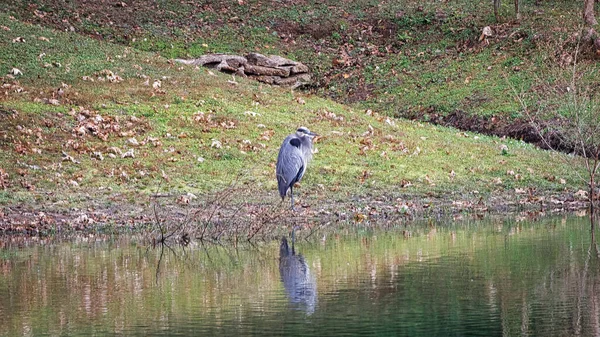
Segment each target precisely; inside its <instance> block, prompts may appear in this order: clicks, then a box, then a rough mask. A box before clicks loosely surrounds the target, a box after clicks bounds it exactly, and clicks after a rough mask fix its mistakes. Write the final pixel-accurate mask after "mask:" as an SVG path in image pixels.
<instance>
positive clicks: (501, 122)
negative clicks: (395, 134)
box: [402, 108, 576, 153]
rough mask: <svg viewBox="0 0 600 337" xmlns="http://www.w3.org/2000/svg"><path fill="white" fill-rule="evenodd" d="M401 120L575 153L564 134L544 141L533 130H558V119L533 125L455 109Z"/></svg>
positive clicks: (415, 114) (413, 114) (410, 115)
mask: <svg viewBox="0 0 600 337" xmlns="http://www.w3.org/2000/svg"><path fill="white" fill-rule="evenodd" d="M402 117H404V118H410V119H413V120H419V121H426V122H430V123H433V124H436V125H443V126H449V127H453V128H456V129H459V130H463V131H472V132H478V133H481V134H485V135H493V136H498V137H508V138H513V139H518V140H522V141H524V142H527V143H532V144H535V145H536V146H538V147H540V148H542V149H546V150H556V151H561V152H565V153H573V152H574V151H576V148H575V146H574V145H573V144H572V143H569V142H568V141H566V140H565V137H564V136H563V135H561V134H559V133H557V132H554V133H551V134H549V135H547V138H546V140H545V141H544V139H542V137H540V134H539V132H538V130H537V129H536V127H534V125H536V124H537V125H539V128H540V129H541V130H545V129H549V128H550V129H555V128H554V127H551V126H553V125H560V123H562V122H561V121H560V120H559V119H553V120H548V121H533V122H532V121H531V120H529V119H525V118H516V119H512V118H508V117H506V116H476V115H472V114H469V113H467V112H465V111H461V110H455V111H454V112H452V113H450V114H439V113H436V112H435V109H434V108H428V109H423V110H421V111H418V112H409V113H408V115H403V116H402Z"/></svg>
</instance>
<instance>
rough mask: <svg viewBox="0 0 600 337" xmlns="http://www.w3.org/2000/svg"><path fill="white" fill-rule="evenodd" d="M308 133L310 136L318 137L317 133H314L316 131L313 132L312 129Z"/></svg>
mask: <svg viewBox="0 0 600 337" xmlns="http://www.w3.org/2000/svg"><path fill="white" fill-rule="evenodd" d="M308 135H309V136H312V137H319V135H318V134H316V133H314V132H312V131H311V132H309V133H308Z"/></svg>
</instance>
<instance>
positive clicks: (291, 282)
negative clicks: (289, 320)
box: [279, 238, 317, 315]
mask: <svg viewBox="0 0 600 337" xmlns="http://www.w3.org/2000/svg"><path fill="white" fill-rule="evenodd" d="M279 274H280V275H281V281H282V282H283V287H284V288H285V291H286V293H287V295H288V297H289V300H290V303H292V304H293V305H297V306H298V308H299V309H302V310H304V311H305V312H306V313H307V314H308V315H311V314H312V313H313V312H314V311H315V307H316V304H317V282H316V280H315V277H314V275H312V274H311V272H310V268H308V264H307V263H306V261H305V260H304V256H302V254H297V255H296V252H295V250H294V243H293V242H292V248H291V249H290V247H289V245H288V242H287V239H286V238H282V239H281V245H280V246H279Z"/></svg>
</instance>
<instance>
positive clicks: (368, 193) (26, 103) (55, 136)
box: [0, 4, 584, 230]
mask: <svg viewBox="0 0 600 337" xmlns="http://www.w3.org/2000/svg"><path fill="white" fill-rule="evenodd" d="M132 6H133V5H132ZM255 6H259V4H255ZM111 8H112V7H111ZM38 10H42V9H38ZM38 14H39V13H38ZM59 14H60V12H59ZM59 14H56V13H54V14H47V15H51V16H53V15H59ZM39 15H43V14H39ZM90 15H91V14H90ZM81 20H82V21H81V22H79V24H84V23H86V22H87V21H86V20H85V19H84V17H81ZM174 20H175V19H174ZM257 20H258V19H257ZM217 21H218V20H217ZM57 22H58V21H57ZM60 22H63V21H60ZM69 22H70V21H69ZM0 26H1V28H2V29H3V34H2V36H1V37H0V69H1V74H2V82H3V91H2V96H1V100H0V118H1V123H2V127H1V128H0V132H1V134H0V148H1V150H2V154H3V156H2V157H3V158H2V160H1V163H0V168H1V169H2V171H1V172H2V186H3V187H2V190H0V203H1V205H2V214H3V216H2V225H3V226H4V227H5V228H11V229H17V230H22V229H26V228H29V227H33V228H35V226H45V227H48V228H53V227H56V226H59V225H60V226H63V227H65V228H68V227H72V226H75V227H85V226H87V225H89V224H104V223H119V224H130V223H136V222H145V223H147V222H151V221H152V219H153V217H154V215H153V214H152V212H151V211H149V209H150V208H149V204H150V203H151V202H150V200H151V198H150V196H151V195H155V194H160V195H161V196H165V198H163V199H161V200H163V201H164V202H165V203H166V204H169V205H176V208H177V209H180V210H182V212H185V209H186V208H190V207H192V206H193V205H198V204H200V205H201V204H202V202H203V201H204V200H209V199H211V198H212V197H213V196H214V194H215V193H219V192H220V191H223V190H224V189H227V188H228V186H231V183H232V182H234V181H237V183H236V185H235V186H236V187H235V194H234V196H233V197H232V198H231V202H232V203H233V204H239V205H244V207H245V208H244V210H245V214H246V215H249V216H252V214H253V213H252V212H254V211H255V210H254V208H256V207H271V206H273V207H276V206H277V204H278V202H279V196H278V195H277V192H276V181H275V178H274V164H275V159H276V156H277V151H278V147H279V145H280V144H281V141H282V139H283V138H284V137H285V136H286V135H287V134H289V133H291V132H292V131H293V130H295V129H296V128H297V127H298V126H300V125H306V126H308V127H310V128H311V129H312V130H314V131H316V132H318V133H319V134H320V135H321V137H319V138H318V139H317V142H316V149H317V150H318V152H317V153H315V155H314V162H313V163H312V164H311V166H310V168H309V170H308V172H307V174H306V176H305V179H304V180H303V182H302V187H300V188H299V189H298V190H299V192H300V194H301V196H300V197H301V203H302V205H303V208H302V209H303V210H302V213H301V216H300V217H305V216H306V217H305V218H304V219H305V220H302V221H304V222H311V221H312V222H315V221H318V219H319V215H320V214H330V213H332V212H336V213H344V214H347V215H348V218H349V219H352V218H354V219H356V220H361V219H362V217H363V216H366V217H367V218H368V217H369V215H370V214H374V215H377V214H381V213H383V211H382V209H385V212H387V213H394V214H399V215H402V214H405V213H417V212H418V211H420V210H422V209H424V208H428V207H431V206H430V205H432V206H434V207H435V206H436V205H440V204H445V205H449V206H448V207H449V208H452V210H453V211H455V212H460V211H461V210H463V209H472V208H473V207H476V206H477V207H480V208H482V209H484V208H485V207H492V206H494V205H507V204H511V205H519V204H539V203H540V202H541V201H542V200H545V201H543V202H545V203H546V205H547V206H546V207H550V208H551V207H554V205H559V206H560V204H561V203H563V202H564V201H565V200H566V201H567V202H569V201H571V200H574V199H573V198H574V197H573V195H572V194H573V193H575V192H577V191H578V190H579V189H580V188H583V187H584V186H583V184H582V182H581V181H580V180H579V179H578V178H577V172H578V171H579V166H578V164H577V161H576V160H575V161H574V160H573V159H570V158H568V157H567V156H566V155H562V154H556V153H550V152H547V151H542V150H539V149H537V148H535V147H534V146H532V145H529V144H526V143H524V142H521V141H519V140H511V139H500V138H497V137H491V136H485V135H478V134H474V133H469V132H461V131H458V130H456V129H451V128H445V127H440V126H433V125H431V124H427V123H419V122H414V121H407V120H403V119H398V118H395V117H389V110H386V109H385V108H384V107H383V106H381V108H378V107H379V106H370V107H369V106H368V105H369V104H368V101H366V102H365V104H367V106H362V105H342V104H339V103H335V102H333V101H331V100H329V99H326V98H322V97H319V96H316V95H314V94H310V93H306V92H300V91H291V90H289V89H282V88H275V87H270V86H267V85H261V84H259V83H257V82H253V81H250V80H246V79H243V78H237V77H235V78H234V77H232V76H230V75H224V74H220V73H216V72H215V73H213V72H211V71H209V70H206V69H194V68H193V67H187V66H181V65H178V64H173V63H171V62H169V60H168V59H167V58H165V57H164V56H169V57H170V56H173V55H171V54H168V53H165V52H164V51H163V52H162V54H163V55H164V56H162V55H160V54H157V53H155V52H153V51H144V49H153V48H154V47H153V48H150V47H145V46H144V45H143V44H141V41H150V42H148V43H152V45H153V46H156V44H157V43H158V41H160V39H158V37H157V36H149V37H148V38H146V40H144V39H143V38H142V37H139V38H136V40H135V41H133V38H131V40H127V41H128V44H130V45H131V46H124V45H123V44H118V43H111V42H106V41H99V40H97V39H93V38H90V37H88V36H84V35H80V34H77V32H78V30H79V28H77V29H75V28H74V29H75V32H71V31H68V32H63V31H59V30H51V29H49V28H45V27H41V26H38V25H32V24H28V23H24V22H22V21H20V20H18V19H16V18H14V17H11V16H9V15H0ZM78 27H79V26H78ZM103 27H104V26H103ZM111 27H113V28H114V26H111V25H108V26H106V29H113V28H111ZM226 28H227V25H223V27H221V28H220V29H226ZM127 31H129V30H127ZM133 31H136V32H137V31H138V30H133ZM150 31H152V29H149V28H148V27H143V29H142V32H146V33H147V32H150ZM87 33H88V35H89V34H90V32H87ZM171 33H172V32H171ZM115 34H116V33H115ZM265 34H266V35H261V34H253V35H252V36H253V37H254V38H255V39H257V40H256V41H248V40H240V41H241V42H243V44H242V45H239V44H233V43H232V44H231V45H232V46H238V47H239V49H240V50H241V48H242V47H244V48H249V46H259V45H265V44H268V43H270V42H269V41H273V42H277V43H275V44H276V45H279V44H280V43H281V39H279V38H277V39H275V40H273V38H272V37H270V36H273V34H272V32H270V31H269V30H267V33H265ZM166 36H170V35H169V34H167V35H166ZM236 37H237V35H236V34H229V35H228V34H225V33H221V34H220V35H219V37H218V39H219V40H222V43H223V46H225V45H229V43H228V41H229V40H228V39H230V38H231V39H232V40H235V39H236ZM263 37H264V40H263V39H262V38H263ZM169 38H170V37H169ZM215 39H216V38H215ZM114 40H115V41H114V42H122V43H124V42H126V41H121V40H119V39H118V36H117V35H115V36H114ZM169 41H171V40H169ZM240 41H238V43H239V42H240ZM200 42H201V41H200ZM126 44H127V43H126ZM246 44H248V45H246ZM201 45H202V44H201ZM238 47H236V48H238ZM173 48H175V47H173ZM203 48H205V49H198V51H197V53H202V52H206V51H228V50H221V49H224V47H223V48H219V50H216V49H217V48H216V47H215V46H214V45H213V46H212V47H210V46H209V47H208V48H206V47H203ZM231 48H233V47H231ZM254 49H259V51H261V52H277V51H278V50H277V49H275V48H271V47H269V48H266V47H264V48H258V47H256V48H254ZM229 50H231V49H229ZM188 52H189V50H188ZM189 54H190V56H197V55H196V54H194V55H192V53H189ZM292 55H296V56H297V54H293V53H292ZM311 55H314V57H315V59H318V58H319V57H322V56H323V54H321V55H319V54H318V53H314V54H311ZM13 68H14V69H17V70H18V71H17V70H14V69H13ZM315 69H316V71H317V74H319V72H318V71H320V70H319V67H318V66H316V67H315ZM356 69H360V68H356ZM448 69H451V68H448ZM10 73H12V74H10ZM460 73H461V74H462V73H464V72H460ZM415 76H416V77H418V78H420V79H422V78H425V77H424V76H425V75H423V74H420V75H418V76H417V75H415ZM481 80H482V81H483V80H484V78H482V79H481ZM483 83H484V82H482V85H483ZM324 88H326V87H324ZM343 90H345V91H347V89H343ZM409 91H410V90H409ZM395 97H402V98H403V99H410V100H412V99H413V98H411V97H412V96H411V95H398V94H397V93H396V94H395ZM417 101H418V100H417ZM417 101H414V104H418V102H417ZM395 106H402V104H401V103H400V102H398V103H396V105H395ZM131 154H133V156H132V155H131ZM564 159H567V160H566V161H565V160H564ZM567 161H568V162H569V163H567ZM574 165H575V166H574ZM196 197H197V198H196ZM541 198H545V199H541ZM190 205H192V206H190ZM286 207H287V205H283V206H279V208H278V209H280V210H282V211H283V210H285V209H286ZM88 219H89V220H88ZM306 219H312V220H306ZM315 219H316V220H315ZM73 220H76V221H73Z"/></svg>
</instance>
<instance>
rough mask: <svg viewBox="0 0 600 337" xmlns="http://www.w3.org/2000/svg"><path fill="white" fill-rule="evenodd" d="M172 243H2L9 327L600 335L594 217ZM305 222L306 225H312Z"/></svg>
mask: <svg viewBox="0 0 600 337" xmlns="http://www.w3.org/2000/svg"><path fill="white" fill-rule="evenodd" d="M332 233H335V234H333V235H331V234H330V235H324V234H323V233H318V234H315V235H313V236H311V237H310V238H309V239H308V240H299V241H298V242H296V244H295V247H294V248H295V251H294V252H292V247H291V242H290V243H289V246H288V247H287V248H288V249H286V247H285V246H282V245H281V242H272V243H268V244H261V245H258V246H253V247H250V246H249V247H245V248H238V249H237V250H235V249H233V248H224V247H220V246H216V245H210V246H205V247H203V246H201V245H200V246H193V247H188V248H186V249H182V248H174V251H170V250H168V249H167V250H164V251H163V253H164V254H163V258H162V262H161V264H160V267H159V268H158V269H157V266H158V261H159V258H160V256H161V250H160V249H153V248H148V247H146V246H144V245H143V244H140V243H136V242H141V241H139V240H135V239H131V238H125V237H123V236H122V237H119V238H106V237H98V236H90V237H85V238H78V239H74V240H71V241H67V242H60V241H59V240H57V239H45V240H42V239H38V240H21V239H19V238H4V239H3V240H2V241H0V322H1V324H0V335H7V336H19V335H25V336H29V335H34V336H39V335H115V334H119V335H121V334H122V335H144V336H145V335H225V336H250V335H261V336H263V335H283V334H285V335H319V336H328V335H335V336H340V335H358V334H360V335H396V336H398V335H399V336H402V335H405V336H436V335H437V336H450V335H459V336H462V335H481V336H500V335H510V336H512V335H536V336H564V335H568V336H577V335H580V336H589V335H599V334H600V263H599V256H598V254H599V251H598V245H597V244H596V242H595V239H594V236H593V235H592V232H591V231H590V223H589V219H585V218H552V219H543V220H538V221H535V222H527V221H519V222H517V221H515V220H487V221H484V222H462V223H443V222H440V223H427V224H414V225H409V226H404V225H403V226H401V228H396V229H392V230H389V231H370V230H364V229H363V230H360V229H355V230H339V231H335V232H332ZM301 235H302V233H300V236H301Z"/></svg>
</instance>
